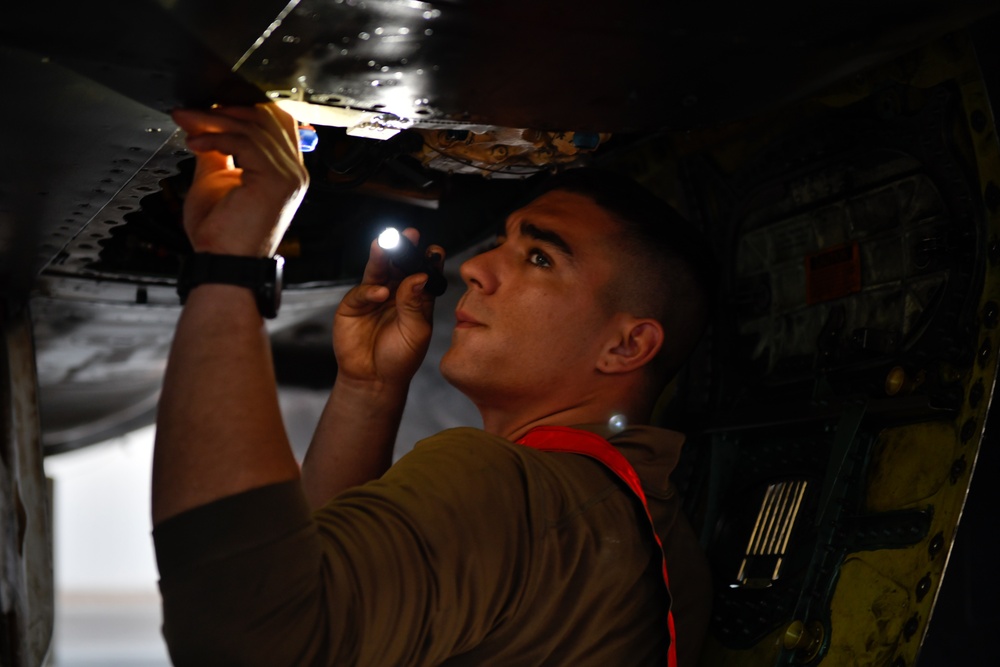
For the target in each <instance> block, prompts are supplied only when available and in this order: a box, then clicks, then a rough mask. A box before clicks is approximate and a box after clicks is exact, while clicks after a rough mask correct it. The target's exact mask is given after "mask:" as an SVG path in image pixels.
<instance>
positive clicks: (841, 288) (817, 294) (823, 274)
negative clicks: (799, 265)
mask: <svg viewBox="0 0 1000 667" xmlns="http://www.w3.org/2000/svg"><path fill="white" fill-rule="evenodd" d="M860 291H861V251H860V248H859V246H858V242H857V241H852V242H851V243H845V244H844V245H839V246H834V247H832V248H827V249H826V250H822V251H820V252H818V253H816V254H815V255H809V256H808V257H806V303H808V304H809V305H813V304H816V303H822V302H824V301H832V300H833V299H840V298H842V297H845V296H847V295H848V294H854V293H856V292H860Z"/></svg>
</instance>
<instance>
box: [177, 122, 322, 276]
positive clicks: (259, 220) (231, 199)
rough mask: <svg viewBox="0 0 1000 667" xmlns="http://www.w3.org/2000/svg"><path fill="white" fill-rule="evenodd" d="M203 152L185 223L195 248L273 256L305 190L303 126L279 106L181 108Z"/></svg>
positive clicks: (195, 146) (192, 143)
mask: <svg viewBox="0 0 1000 667" xmlns="http://www.w3.org/2000/svg"><path fill="white" fill-rule="evenodd" d="M173 118H174V121H175V122H176V123H177V124H178V125H179V126H180V127H181V128H182V129H184V130H185V131H186V132H187V135H188V136H187V145H188V147H189V148H190V149H191V150H192V151H194V153H195V155H196V156H197V158H198V163H197V167H196V168H195V175H194V182H193V184H192V186H191V190H190V191H189V192H188V195H187V198H186V200H185V203H184V227H185V231H186V232H187V234H188V238H190V240H191V244H192V245H193V246H194V249H195V251H197V252H213V253H218V254H230V255H248V256H257V257H267V256H270V255H273V254H274V252H275V250H276V249H277V247H278V243H279V242H280V241H281V237H282V235H284V233H285V230H286V229H287V228H288V225H289V223H290V222H291V219H292V216H293V215H294V214H295V211H296V209H297V208H298V206H299V204H300V203H301V201H302V197H303V196H304V195H305V192H306V188H307V187H308V185H309V175H308V173H307V171H306V169H305V166H304V165H303V164H302V154H301V151H300V149H299V139H298V126H297V124H296V122H295V120H294V119H293V118H292V117H291V116H289V115H288V114H287V113H285V112H284V111H282V110H281V109H279V108H278V107H277V106H276V105H274V104H258V105H256V106H253V107H216V108H212V109H209V110H204V111H202V110H194V109H179V110H176V111H174V113H173Z"/></svg>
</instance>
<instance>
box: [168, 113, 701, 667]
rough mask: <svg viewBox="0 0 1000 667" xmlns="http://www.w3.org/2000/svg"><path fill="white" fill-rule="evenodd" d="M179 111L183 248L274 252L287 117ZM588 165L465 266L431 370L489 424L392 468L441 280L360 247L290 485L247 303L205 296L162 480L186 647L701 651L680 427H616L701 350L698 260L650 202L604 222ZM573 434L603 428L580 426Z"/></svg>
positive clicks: (178, 643)
mask: <svg viewBox="0 0 1000 667" xmlns="http://www.w3.org/2000/svg"><path fill="white" fill-rule="evenodd" d="M175 120H176V121H177V122H178V124H179V125H181V127H183V128H184V129H185V130H186V131H187V132H188V145H189V147H190V148H191V149H192V150H193V151H195V152H196V153H197V155H198V167H197V169H196V172H195V181H194V184H193V186H192V188H191V191H190V193H189V195H188V200H187V202H186V203H185V222H184V224H185V228H186V231H187V233H188V235H189V237H190V238H191V241H192V244H193V246H194V248H195V250H196V251H197V252H203V253H213V254H219V255H237V256H244V257H268V256H270V255H271V254H272V253H273V252H274V250H275V247H276V244H277V242H278V240H279V239H280V237H281V234H282V233H283V231H284V228H285V225H287V222H288V220H289V219H290V217H291V214H292V213H293V212H294V210H295V207H296V206H297V205H298V202H299V200H300V199H301V196H302V193H303V192H304V189H305V187H306V185H307V177H306V175H305V172H304V170H303V168H302V165H301V159H300V157H299V155H298V148H297V142H296V140H295V137H296V134H295V133H296V129H295V123H294V121H293V120H292V119H291V118H289V117H287V115H285V114H283V113H281V112H280V111H279V110H277V109H276V108H275V107H273V106H270V105H264V106H259V107H256V108H252V109H247V108H233V109H230V108H223V109H217V110H214V111H211V112H195V111H180V112H177V113H176V114H175ZM229 156H233V157H235V164H238V165H239V168H238V169H237V168H235V167H234V166H233V165H234V162H233V160H232V159H231V158H230V157H229ZM581 173H582V172H581ZM586 180H587V178H586V177H583V178H581V179H578V182H573V180H572V178H570V180H567V181H564V182H563V184H562V185H558V183H557V184H556V185H555V189H553V190H550V191H548V192H546V193H544V194H542V195H541V196H539V197H538V198H536V199H535V200H533V201H532V202H530V203H529V204H527V205H526V206H524V207H523V208H521V209H519V210H518V211H516V212H515V213H513V214H512V215H511V216H510V217H509V218H508V220H507V224H506V230H505V232H504V233H503V234H502V235H501V237H500V239H499V242H498V245H497V247H495V248H494V249H492V250H490V251H488V252H485V253H482V254H481V255H478V256H476V257H475V258H473V259H471V260H469V261H468V262H466V263H465V264H464V265H463V266H462V277H463V279H464V281H465V282H466V285H467V291H466V294H465V296H464V297H463V298H462V300H461V303H460V305H459V308H458V310H457V313H456V319H457V324H456V328H455V332H454V335H453V340H452V346H451V348H450V349H449V350H448V352H447V353H446V354H445V356H444V358H443V359H442V361H441V370H442V372H443V374H444V376H445V378H446V379H448V381H449V382H451V383H452V384H454V385H455V386H456V387H458V388H459V389H460V390H462V391H463V392H464V393H466V395H468V396H469V397H470V398H471V399H472V401H473V402H474V403H475V404H476V406H477V407H478V408H479V410H480V412H481V413H482V416H483V425H484V429H483V430H479V429H470V428H465V429H452V430H449V431H445V432H444V433H441V434H438V435H437V436H434V437H432V438H429V439H427V440H425V441H423V442H421V443H418V445H417V446H416V447H415V448H414V450H413V452H411V453H410V454H409V455H407V456H406V457H404V458H403V459H402V460H400V461H399V462H398V463H396V464H395V465H393V466H392V467H391V468H390V467H389V462H390V460H391V451H392V445H393V442H394V439H395V434H396V430H397V427H398V424H399V419H400V416H401V414H402V410H403V404H404V402H405V397H406V393H407V390H408V386H409V382H410V379H411V378H412V376H413V373H414V372H415V371H416V369H417V366H418V365H419V364H420V361H421V359H422V358H423V356H424V354H425V352H426V349H427V344H428V339H429V335H430V321H431V311H432V306H433V303H432V299H431V298H430V297H429V296H427V295H426V294H425V293H424V292H423V291H422V289H421V288H422V286H423V283H424V281H425V280H426V275H424V274H417V275H414V276H409V277H406V278H403V279H402V280H396V279H395V277H394V275H393V273H392V270H391V268H390V266H389V265H388V263H387V261H386V258H385V257H384V256H383V254H382V252H381V250H380V249H379V248H378V247H377V246H376V245H374V244H373V246H372V250H371V256H370V260H369V263H368V266H367V267H366V270H365V274H364V277H363V279H362V283H361V285H359V286H358V287H357V288H355V289H354V290H352V291H351V292H350V293H349V294H348V295H347V296H346V297H345V298H344V301H343V303H342V304H341V306H340V307H339V308H338V311H337V315H336V320H335V325H334V348H335V351H336V354H337V361H338V364H339V368H338V375H337V380H336V383H335V385H334V388H333V390H332V392H331V396H330V400H329V402H328V404H327V406H326V408H325V410H324V414H323V415H322V417H321V420H320V424H319V426H318V428H317V432H316V436H315V437H314V440H313V443H312V445H311V446H310V450H309V453H308V454H307V456H306V459H305V461H304V462H303V466H302V470H301V481H300V473H299V468H298V466H297V465H296V463H295V460H294V459H293V457H292V454H291V450H290V447H289V446H288V442H287V438H286V436H285V434H284V429H283V426H282V423H281V417H280V414H279V412H278V404H277V399H276V391H275V382H274V375H273V371H272V369H271V364H270V358H269V354H268V339H267V336H266V332H265V330H264V328H263V326H262V320H261V316H260V314H259V311H258V305H257V303H256V302H255V299H254V296H253V295H252V293H251V291H250V290H248V289H246V288H245V287H241V286H235V285H229V284H216V283H211V282H206V283H204V284H199V285H197V286H195V287H193V288H192V289H191V291H190V294H189V296H188V300H187V304H186V306H185V309H184V312H183V314H182V317H181V320H180V321H179V323H178V327H177V333H176V336H175V340H174V347H173V349H172V351H171V357H170V362H169V365H168V369H167V374H166V378H165V383H164V391H163V396H162V399H161V405H160V415H159V420H158V430H157V442H156V450H155V455H154V478H153V481H154V488H153V515H154V524H155V526H156V528H155V530H154V537H155V540H156V547H157V558H158V562H159V566H160V573H161V583H160V586H161V592H162V594H163V601H164V634H165V636H166V638H167V642H168V646H169V647H170V651H171V656H172V658H173V659H174V661H175V662H176V663H177V664H182V665H183V664H211V665H216V664H260V665H278V664H283V665H286V664H287V665H313V664H316V665H326V664H336V665H341V664H345V665H346V664H358V665H482V664H496V665H654V664H657V665H658V664H664V663H666V661H667V656H668V653H669V648H668V646H672V647H673V650H674V651H675V652H676V655H677V657H678V658H679V662H680V664H682V665H687V664H692V662H693V661H694V660H695V659H696V657H697V651H698V648H699V647H700V642H701V638H702V636H703V633H704V629H705V625H706V623H707V609H708V606H707V605H708V602H707V596H708V590H707V589H708V579H707V570H706V568H705V565H704V560H703V556H702V555H701V554H700V551H699V550H698V547H697V543H696V540H695V539H694V536H693V533H692V531H691V529H690V527H689V526H688V525H687V523H686V521H685V520H684V518H683V516H681V514H680V511H679V500H678V498H677V497H676V494H675V493H674V491H673V489H672V488H671V486H670V483H669V473H670V471H671V470H672V468H673V465H674V464H675V463H676V459H677V456H678V455H679V450H680V444H681V440H682V438H681V436H680V435H679V434H675V433H670V432H665V431H660V430H655V429H643V428H641V427H640V428H631V427H629V428H625V426H624V425H625V424H640V423H642V422H643V421H644V420H646V419H647V418H648V415H649V412H650V410H651V409H652V406H653V402H654V401H655V397H656V394H657V393H658V387H659V385H660V384H662V381H663V380H664V379H665V378H666V377H668V376H669V375H670V374H672V373H673V372H674V371H675V370H676V368H677V367H678V366H679V365H680V364H681V363H682V361H683V358H684V357H685V356H686V355H687V354H688V352H689V351H690V349H691V348H692V347H693V346H694V344H695V343H696V341H697V338H698V335H699V334H700V331H701V329H702V328H703V326H704V321H705V319H706V317H707V309H708V306H707V304H708V290H707V289H706V288H705V287H704V283H703V281H701V280H700V278H699V271H700V270H704V265H703V264H701V265H700V256H699V254H698V253H699V250H698V248H699V246H698V244H697V242H695V241H694V240H693V237H691V236H689V235H688V234H687V233H686V232H684V231H683V230H682V228H681V227H680V226H678V224H677V221H675V220H674V221H669V222H670V223H673V224H667V225H665V226H664V227H665V228H666V229H669V230H670V231H669V233H668V234H667V235H666V236H665V237H663V238H659V239H658V238H656V235H655V234H654V235H653V237H648V235H647V237H644V236H643V235H642V234H641V233H639V232H637V231H636V229H634V228H642V227H643V225H642V223H641V222H639V223H637V224H632V223H631V222H628V221H625V220H623V219H622V213H624V214H625V215H626V217H628V216H630V215H631V214H632V213H633V212H639V211H640V209H642V210H646V205H647V204H649V201H647V200H644V201H643V203H642V204H641V205H639V204H630V202H629V199H628V197H625V198H624V199H623V198H622V197H618V198H617V204H616V205H615V206H616V211H617V212H612V210H611V209H609V208H606V207H605V205H601V203H600V196H597V195H593V194H591V193H590V189H589V188H590V186H591V185H594V184H589V185H588V184H587V183H586ZM629 192H632V191H629ZM633 194H635V195H636V197H640V198H641V197H643V196H646V197H648V195H644V193H641V192H640V191H635V192H634V193H633ZM630 208H635V209H636V211H632V210H630ZM645 215H646V217H647V218H648V217H649V215H648V213H647V214H645ZM638 217H640V218H641V217H642V216H641V215H638ZM408 233H409V234H411V237H413V238H414V239H415V235H413V232H412V231H411V232H408ZM664 240H666V241H668V242H669V243H667V246H671V244H672V246H671V247H672V248H673V249H670V248H668V249H667V251H666V253H667V254H666V256H667V257H668V261H662V260H663V257H664V254H663V252H661V250H662V248H660V247H654V246H663V245H664V244H663V241H664ZM667 246H664V247H667ZM434 250H435V251H437V252H441V250H440V249H438V248H434ZM699 265H700V266H701V268H699ZM609 422H610V423H611V424H613V425H614V427H609V426H608V424H609ZM578 425H590V426H585V427H584V428H585V429H586V430H582V431H581V430H575V429H569V428H566V427H573V426H578ZM536 427H543V428H541V429H539V428H536ZM594 432H597V433H598V434H599V436H604V437H608V438H610V439H611V441H612V443H613V444H614V447H611V446H608V445H607V442H606V441H605V440H603V439H602V438H601V437H597V436H595V435H594ZM539 434H541V435H542V436H548V435H554V436H555V437H557V439H558V440H560V442H562V443H564V444H565V442H567V441H568V442H570V446H571V447H573V448H578V443H587V447H589V446H590V445H593V446H594V447H595V448H598V449H599V448H600V447H601V446H602V445H603V446H604V447H606V448H607V449H609V450H611V453H610V454H607V456H608V457H611V456H612V455H617V456H619V458H620V459H621V460H623V461H626V463H625V467H626V468H627V469H628V470H634V471H635V473H636V474H637V477H638V479H639V480H641V487H642V488H641V489H636V490H632V489H630V488H629V486H627V484H626V483H623V482H622V481H621V480H620V479H619V477H618V476H616V475H617V474H616V473H613V472H611V471H610V470H609V469H608V468H607V467H606V465H605V463H602V462H601V461H603V459H599V460H594V459H593V458H592V457H591V456H590V455H588V456H581V455H578V454H573V453H565V452H564V451H556V452H553V451H545V450H546V449H547V448H548V449H551V448H552V447H546V446H545V445H544V443H541V444H540V441H539V440H538V438H539V437H540V436H539ZM543 439H544V438H543ZM517 443H523V444H517ZM580 446H581V447H582V445H580ZM588 451H589V450H588ZM601 451H602V452H603V451H604V450H601ZM621 455H624V457H622V456H621ZM601 456H604V454H601ZM616 461H618V460H617V459H616ZM618 463H620V461H618ZM625 476H626V477H628V475H627V474H626V475H625ZM636 485H638V484H637V483H636ZM635 493H640V494H643V495H644V496H645V497H646V499H647V500H648V508H649V509H648V511H649V514H650V515H651V519H652V521H653V523H654V524H655V526H656V533H658V535H659V539H660V540H661V541H662V543H663V551H662V552H661V551H660V548H659V547H658V545H657V542H656V538H655V537H654V534H653V530H652V529H651V528H650V524H649V519H647V518H646V516H645V510H644V508H643V506H642V504H640V501H639V500H637V497H636V496H635V495H634V494H635ZM309 505H311V506H312V507H313V508H318V509H317V510H316V511H315V513H314V514H312V515H310V513H309V510H308V508H309ZM663 553H666V561H667V565H668V569H669V573H670V574H669V576H670V581H671V593H672V598H673V602H672V617H668V606H669V605H670V604H671V602H670V597H669V596H668V595H667V592H666V588H665V587H664V585H663V578H662V570H663V560H664V558H663ZM674 625H676V628H675V631H674V632H673V634H674V635H675V637H674V639H673V641H671V636H670V635H671V633H670V632H668V628H672V627H674Z"/></svg>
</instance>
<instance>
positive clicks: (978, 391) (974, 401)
mask: <svg viewBox="0 0 1000 667" xmlns="http://www.w3.org/2000/svg"><path fill="white" fill-rule="evenodd" d="M985 393H986V389H985V388H984V387H983V380H982V378H980V379H979V380H978V381H977V382H976V384H974V385H972V386H971V387H970V388H969V407H971V408H972V409H976V408H977V407H979V402H980V401H982V400H983V395H984V394H985Z"/></svg>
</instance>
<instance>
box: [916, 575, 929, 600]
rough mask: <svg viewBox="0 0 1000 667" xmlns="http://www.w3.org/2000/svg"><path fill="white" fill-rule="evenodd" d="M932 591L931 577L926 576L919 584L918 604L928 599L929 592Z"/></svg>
mask: <svg viewBox="0 0 1000 667" xmlns="http://www.w3.org/2000/svg"><path fill="white" fill-rule="evenodd" d="M930 590H931V575H929V574H925V575H924V577H923V579H921V580H920V581H918V582H917V602H920V601H921V600H923V599H924V598H925V597H927V592H928V591H930Z"/></svg>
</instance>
